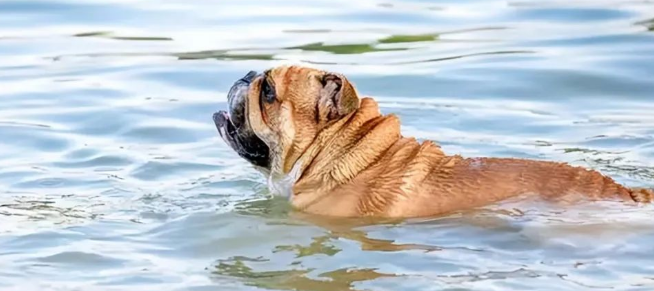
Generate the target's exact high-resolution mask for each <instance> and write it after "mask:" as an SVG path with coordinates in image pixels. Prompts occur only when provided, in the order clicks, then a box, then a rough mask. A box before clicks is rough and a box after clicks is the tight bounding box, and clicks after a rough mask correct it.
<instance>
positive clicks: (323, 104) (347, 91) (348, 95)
mask: <svg viewBox="0 0 654 291" xmlns="http://www.w3.org/2000/svg"><path fill="white" fill-rule="evenodd" d="M321 82H322V89H321V90H320V100H319V102H320V103H319V112H318V113H319V114H320V116H323V117H326V118H327V120H328V121H329V120H334V119H338V118H341V117H343V116H345V115H348V114H350V113H352V112H353V111H354V110H356V109H357V108H358V107H359V96H358V95H357V92H356V90H355V89H354V86H352V84H351V83H350V82H349V81H348V80H347V79H346V78H345V77H344V76H343V75H340V74H335V73H326V74H325V75H324V76H323V77H322V80H321Z"/></svg>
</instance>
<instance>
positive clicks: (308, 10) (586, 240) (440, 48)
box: [0, 0, 654, 290]
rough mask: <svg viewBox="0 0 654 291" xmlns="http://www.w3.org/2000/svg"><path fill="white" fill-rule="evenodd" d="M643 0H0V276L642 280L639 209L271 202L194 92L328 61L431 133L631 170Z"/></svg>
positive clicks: (419, 284) (630, 286)
mask: <svg viewBox="0 0 654 291" xmlns="http://www.w3.org/2000/svg"><path fill="white" fill-rule="evenodd" d="M653 11H654V4H653V3H652V2H651V1H632V0H606V1H604V0H602V1H531V0H529V1H494V0H466V1H421V0H416V1H341V0H336V1H311V2H307V1H297V0H276V1H264V2H261V1H249V0H246V1H195V0H192V1H166V2H165V3H164V2H161V1H151V0H138V1H127V2H126V1H113V0H101V1H88V0H70V1H54V0H46V1H32V0H26V1H1V2H0V58H1V59H2V61H1V62H0V140H2V142H0V165H2V166H1V167H0V289H8V290H151V289H160V290H216V289H219V290H253V289H257V290H604V289H611V290H651V289H652V288H654V276H653V275H652V274H654V267H653V265H652V264H651V262H653V261H654V247H653V246H652V244H651V242H652V241H653V240H654V224H652V219H651V218H652V217H653V216H654V208H652V207H651V206H649V205H643V206H638V207H628V206H624V205H620V204H612V203H607V204H604V203H591V204H582V205H576V206H571V205H555V206H552V205H543V204H540V203H538V202H533V203H529V204H524V203H523V204H517V203H514V202H511V201H508V202H506V203H503V204H502V205H494V206H489V207H486V208H484V209H479V210H474V211H469V212H465V213H455V214H452V215H450V216H446V217H439V218H430V219H422V220H408V221H402V220H399V221H396V220H391V221H379V220H358V219H354V220H342V219H327V218H324V217H314V216H310V215H305V214H302V213H297V212H294V211H292V210H291V209H290V208H289V206H288V204H287V203H286V202H285V201H283V200H282V199H271V198H270V197H269V196H270V195H269V193H268V191H267V190H266V186H265V181H264V179H263V177H261V176H260V175H259V174H258V173H257V172H256V171H254V170H253V169H252V168H250V167H249V166H248V165H247V164H246V163H244V162H243V161H242V160H241V159H240V158H239V157H238V156H236V155H235V154H234V153H233V152H232V151H231V150H229V149H228V148H227V147H226V146H225V145H224V144H223V143H222V142H221V141H220V139H219V137H218V135H217V133H216V131H215V128H214V126H213V124H212V122H211V114H212V113H213V112H214V111H216V110H217V109H220V108H224V107H225V106H226V104H225V103H226V97H225V95H226V91H227V90H228V89H229V87H230V86H231V84H232V83H233V81H234V80H235V79H237V78H240V77H241V76H242V75H243V74H244V73H245V72H247V71H249V70H262V69H265V68H268V67H270V66H273V65H276V64H279V63H286V62H293V63H297V62H301V63H305V64H309V65H314V66H320V67H321V68H323V69H326V70H334V71H338V72H341V73H344V74H346V75H347V76H348V77H349V78H350V79H352V80H353V81H354V82H355V84H356V86H357V88H358V89H359V91H360V92H361V93H362V94H364V95H369V96H374V97H375V98H377V100H379V101H380V104H381V107H382V110H383V111H384V112H394V113H397V114H398V115H399V116H400V118H401V119H402V122H403V131H404V133H405V134H406V135H409V136H416V137H418V138H420V139H433V140H437V141H439V142H440V143H441V144H442V145H443V148H444V149H445V150H446V151H447V152H448V153H453V154H463V155H468V156H471V155H474V156H511V157H521V158H534V159H545V160H557V161H565V162H569V163H572V164H575V165H582V166H586V167H590V168H594V169H598V170H600V171H602V172H604V173H606V174H609V175H611V176H612V177H614V178H615V179H617V180H618V181H620V182H623V183H626V184H629V185H630V186H644V187H652V186H654V168H653V167H652V165H653V164H654V117H653V116H654V115H652V112H654V95H653V93H652V92H654V82H652V80H651V76H654V55H653V54H652V51H654V34H652V33H651V32H652V31H653V30H654V21H653V20H652V19H654V18H653V17H654V12H653Z"/></svg>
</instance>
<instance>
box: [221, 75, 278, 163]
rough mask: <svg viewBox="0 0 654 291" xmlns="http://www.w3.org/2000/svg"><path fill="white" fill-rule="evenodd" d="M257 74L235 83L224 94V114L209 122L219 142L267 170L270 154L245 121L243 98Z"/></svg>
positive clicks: (244, 101)
mask: <svg viewBox="0 0 654 291" xmlns="http://www.w3.org/2000/svg"><path fill="white" fill-rule="evenodd" d="M256 77H257V72H255V71H250V72H249V73H248V74H247V75H245V77H243V78H241V79H240V80H238V81H236V82H235V83H234V85H233V86H232V88H231V89H230V90H229V93H228V94H227V104H228V111H223V110H221V111H218V112H216V113H214V114H213V122H214V123H215V124H216V129H218V133H219V134H220V136H221V137H222V139H223V140H224V141H225V142H226V143H227V144H228V145H229V146H230V147H231V148H232V149H233V150H234V151H236V153H238V155H239V156H241V157H242V158H244V159H246V160H248V161H249V162H250V163H252V164H254V165H255V166H259V167H263V168H269V166H270V150H269V148H268V146H267V145H266V144H265V143H264V142H263V141H262V140H261V139H260V138H259V137H258V136H257V135H256V134H255V133H254V131H253V130H252V128H251V127H250V123H249V122H248V117H247V110H246V105H247V96H248V91H249V89H250V84H251V83H252V80H254V78H256Z"/></svg>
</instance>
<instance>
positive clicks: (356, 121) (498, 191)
mask: <svg viewBox="0 0 654 291" xmlns="http://www.w3.org/2000/svg"><path fill="white" fill-rule="evenodd" d="M325 74H327V73H326V72H323V71H320V70H316V69H311V68H306V67H298V66H282V67H277V68H274V69H272V70H271V71H270V73H269V74H268V81H269V82H270V83H271V84H274V86H275V90H276V93H277V99H278V100H277V101H276V102H274V103H272V104H263V106H262V104H259V91H260V84H261V79H260V78H259V79H257V80H255V81H254V82H253V86H251V89H250V92H249V95H248V107H247V108H248V113H247V116H248V118H249V121H250V123H251V124H252V128H253V130H254V131H255V132H256V133H257V135H258V136H260V137H261V138H262V139H263V140H264V141H265V142H266V143H267V144H268V145H269V146H270V147H271V158H272V167H271V175H272V177H273V179H281V178H283V177H286V176H288V175H289V174H291V175H295V177H293V178H294V179H295V181H296V182H295V184H294V185H293V187H292V192H293V193H292V196H291V203H292V204H293V205H294V206H295V207H297V208H298V209H301V210H303V211H306V212H309V213H314V214H322V215H329V216H348V217H356V216H381V217H418V216H432V215H438V214H444V213H448V212H452V211H457V210H465V209H470V208H474V207H479V206H484V205H488V204H491V203H494V202H498V201H501V200H504V199H507V198H510V197H515V196H519V195H526V194H534V195H540V196H539V197H542V198H545V199H557V198H562V199H565V198H566V197H577V196H581V197H583V198H588V199H602V200H604V199H617V200H623V201H630V202H634V201H636V202H649V201H651V200H652V197H653V196H654V195H653V193H652V191H651V190H644V189H639V190H632V189H629V188H626V187H624V186H622V185H619V184H617V183H616V182H615V181H613V180H612V179H611V178H609V177H606V176H604V175H602V174H600V173H599V172H596V171H592V170H587V169H584V168H580V167H572V166H569V165H567V164H563V163H553V162H544V161H533V160H524V159H499V158H463V157H460V156H448V155H446V154H445V153H443V151H442V150H441V148H440V147H439V146H438V145H436V144H435V143H433V142H431V141H426V142H423V143H419V142H418V141H416V140H415V139H414V138H408V137H403V136H402V135H401V133H400V121H399V119H398V117H396V116H395V115H392V114H390V115H382V114H381V113H380V111H379V108H378V105H377V103H376V102H375V101H374V100H373V99H371V98H363V99H359V97H358V95H357V93H356V91H355V89H354V87H353V85H352V84H350V83H349V82H348V81H347V80H346V79H345V77H343V76H341V75H337V76H339V77H340V78H341V79H342V80H343V85H342V89H341V91H340V92H339V94H341V95H339V96H340V97H341V98H340V99H339V100H340V103H339V104H333V102H331V103H330V101H329V100H326V98H323V96H327V95H329V94H330V93H333V92H330V90H333V89H334V86H329V85H327V86H325V85H324V84H323V83H321V82H320V79H321V78H322V77H323V76H324V75H325ZM261 108H263V110H261ZM294 168H295V169H294ZM293 170H295V171H294V172H293Z"/></svg>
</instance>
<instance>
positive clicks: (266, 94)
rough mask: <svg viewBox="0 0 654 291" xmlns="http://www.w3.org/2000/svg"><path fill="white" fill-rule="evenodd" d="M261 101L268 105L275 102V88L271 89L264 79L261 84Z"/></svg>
mask: <svg viewBox="0 0 654 291" xmlns="http://www.w3.org/2000/svg"><path fill="white" fill-rule="evenodd" d="M261 99H263V100H264V101H266V102H268V103H273V102H275V88H273V87H272V86H271V85H270V83H268V80H266V78H264V79H263V81H262V83H261Z"/></svg>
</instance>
